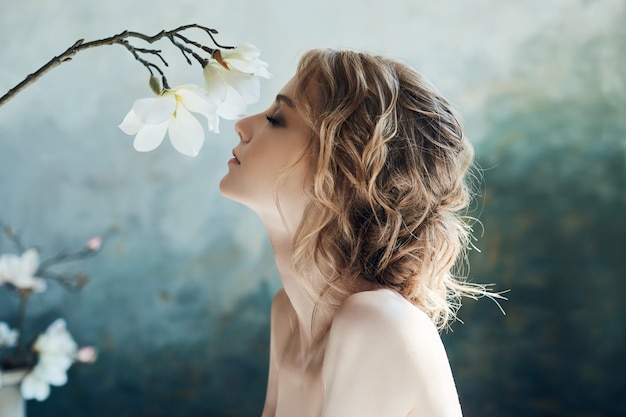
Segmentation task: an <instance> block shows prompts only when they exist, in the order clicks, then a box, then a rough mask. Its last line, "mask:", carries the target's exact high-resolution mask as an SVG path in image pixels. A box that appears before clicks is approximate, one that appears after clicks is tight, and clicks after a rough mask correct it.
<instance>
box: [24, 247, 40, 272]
mask: <svg viewBox="0 0 626 417" xmlns="http://www.w3.org/2000/svg"><path fill="white" fill-rule="evenodd" d="M37 268H39V252H38V251H37V249H32V248H31V249H28V250H27V251H26V252H24V253H23V254H22V273H23V274H26V275H29V276H31V277H32V276H33V275H35V272H37Z"/></svg>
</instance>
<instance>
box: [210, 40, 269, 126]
mask: <svg viewBox="0 0 626 417" xmlns="http://www.w3.org/2000/svg"><path fill="white" fill-rule="evenodd" d="M260 54H261V52H260V51H259V50H258V49H257V48H256V47H255V46H253V45H249V44H243V45H241V46H239V47H237V48H235V49H224V50H217V51H216V52H214V53H213V56H212V58H211V59H209V61H208V62H207V64H206V65H205V66H204V71H203V72H204V80H205V83H206V91H207V95H208V96H209V97H210V98H211V99H212V100H213V101H215V102H216V103H217V104H218V107H217V114H218V115H219V116H221V117H223V118H224V119H237V118H239V117H242V116H244V115H245V114H246V106H247V105H248V104H252V103H256V102H257V101H258V99H259V95H260V92H261V86H260V82H259V78H258V77H264V78H270V77H271V76H272V75H271V74H270V73H269V72H268V71H267V63H266V62H263V61H261V60H260V59H259V56H260Z"/></svg>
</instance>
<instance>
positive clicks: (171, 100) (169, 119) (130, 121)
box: [119, 85, 219, 156]
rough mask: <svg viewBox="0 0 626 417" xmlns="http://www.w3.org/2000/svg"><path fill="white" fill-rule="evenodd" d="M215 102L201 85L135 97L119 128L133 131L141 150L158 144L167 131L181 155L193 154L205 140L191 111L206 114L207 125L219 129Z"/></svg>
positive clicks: (202, 130)
mask: <svg viewBox="0 0 626 417" xmlns="http://www.w3.org/2000/svg"><path fill="white" fill-rule="evenodd" d="M216 111H217V106H216V105H215V103H214V102H213V101H211V100H210V99H209V98H208V97H207V96H206V95H205V94H204V92H203V90H202V89H201V88H200V87H197V86H193V85H184V86H180V87H176V88H172V89H168V90H164V91H163V92H162V93H161V94H160V95H159V96H157V97H153V98H143V99H139V100H136V101H135V103H134V104H133V108H132V109H131V111H130V112H129V113H128V114H127V115H126V117H125V118H124V121H123V122H122V124H120V126H119V127H120V129H122V131H123V132H124V133H126V134H128V135H136V136H135V141H134V146H135V149H136V150H138V151H140V152H148V151H151V150H154V149H155V148H156V147H158V146H159V145H160V144H161V142H163V138H164V137H165V134H166V133H169V137H170V141H171V142H172V145H173V146H174V148H175V149H176V150H177V151H178V152H180V153H182V154H183V155H188V156H196V155H198V152H200V149H201V148H202V144H203V143H204V129H203V127H202V125H201V124H200V122H199V121H198V120H197V119H196V118H195V117H194V116H193V115H192V114H191V112H194V113H200V114H202V115H204V116H205V117H206V118H207V121H208V129H209V131H212V132H216V133H217V132H219V125H218V124H219V117H218V116H217V112H216Z"/></svg>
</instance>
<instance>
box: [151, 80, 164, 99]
mask: <svg viewBox="0 0 626 417" xmlns="http://www.w3.org/2000/svg"><path fill="white" fill-rule="evenodd" d="M150 89H151V90H152V91H153V92H154V94H156V95H157V96H160V95H161V93H162V92H163V86H162V85H161V79H160V78H159V77H157V76H156V75H153V76H152V77H150Z"/></svg>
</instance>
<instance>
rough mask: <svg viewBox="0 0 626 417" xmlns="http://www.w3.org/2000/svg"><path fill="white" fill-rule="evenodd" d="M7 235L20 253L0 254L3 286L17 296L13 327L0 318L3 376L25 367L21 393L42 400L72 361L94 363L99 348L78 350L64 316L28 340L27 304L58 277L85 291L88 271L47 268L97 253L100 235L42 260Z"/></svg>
mask: <svg viewBox="0 0 626 417" xmlns="http://www.w3.org/2000/svg"><path fill="white" fill-rule="evenodd" d="M4 233H5V235H6V237H8V239H9V240H11V241H12V242H13V243H14V245H15V247H16V250H17V252H18V253H17V254H14V253H6V254H2V255H0V287H4V288H6V289H8V290H9V291H10V292H11V293H13V294H14V295H16V296H17V297H18V298H19V307H18V314H17V320H16V321H17V323H16V325H15V328H11V327H10V326H9V324H8V323H6V322H3V321H0V374H1V373H2V370H9V369H24V368H25V369H27V372H26V375H25V376H24V379H23V380H22V382H21V385H20V389H21V392H22V396H23V397H24V398H25V399H33V398H34V399H37V400H39V401H43V400H45V399H46V398H48V395H49V394H50V385H57V386H58V385H64V384H65V383H66V382H67V370H68V369H69V368H70V367H71V366H72V364H73V363H75V362H83V363H92V362H94V361H95V359H96V356H97V352H96V350H95V348H94V347H92V346H85V347H82V348H79V347H78V345H77V344H76V342H75V341H74V339H73V338H72V336H71V334H70V333H69V331H68V330H67V325H66V322H65V320H63V319H61V318H59V319H57V320H55V321H54V322H53V323H52V324H50V325H49V326H48V327H47V329H46V330H45V331H44V332H43V333H41V334H40V335H39V336H38V337H37V338H36V339H35V340H34V341H33V342H31V343H27V342H26V341H25V340H24V329H25V318H26V306H27V304H28V301H29V300H30V298H31V297H32V296H33V295H34V294H37V293H43V292H45V291H46V289H47V287H48V285H47V282H48V281H56V282H57V283H59V284H61V285H62V286H63V287H64V288H66V289H68V290H72V291H78V290H80V289H82V288H83V287H84V286H85V285H86V284H87V283H88V281H89V278H88V277H87V275H85V274H82V273H78V274H72V275H69V274H64V273H58V272H53V271H50V270H49V268H50V267H52V266H55V265H58V264H61V263H64V262H69V261H77V260H81V259H85V258H88V257H91V256H93V255H95V254H96V253H98V252H99V251H100V248H101V245H102V238H101V237H99V236H95V237H92V238H91V239H89V240H88V241H87V242H86V243H85V245H84V247H83V248H81V249H80V250H78V251H75V252H62V253H60V254H58V255H56V256H54V257H51V258H48V259H46V260H44V261H42V262H40V261H39V251H38V249H36V248H28V249H24V246H23V244H22V241H21V239H20V238H19V236H18V235H17V234H16V233H15V232H14V231H13V229H12V228H10V227H5V228H4ZM0 380H1V378H0Z"/></svg>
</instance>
